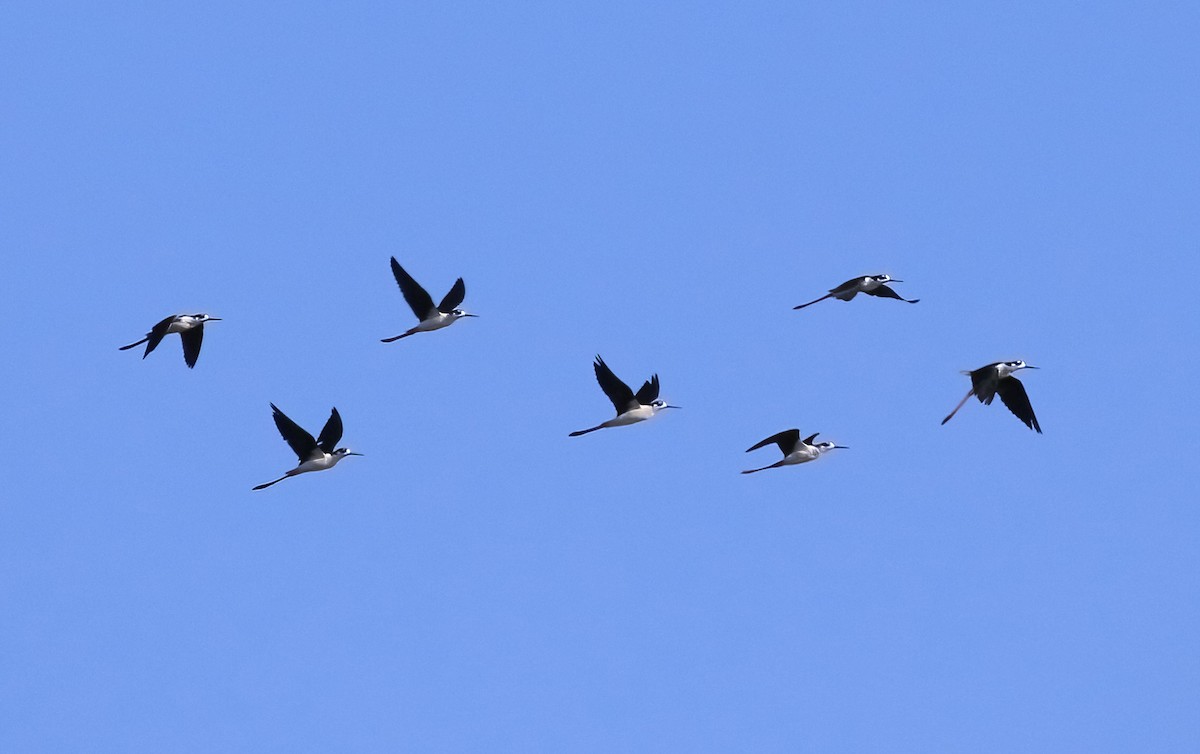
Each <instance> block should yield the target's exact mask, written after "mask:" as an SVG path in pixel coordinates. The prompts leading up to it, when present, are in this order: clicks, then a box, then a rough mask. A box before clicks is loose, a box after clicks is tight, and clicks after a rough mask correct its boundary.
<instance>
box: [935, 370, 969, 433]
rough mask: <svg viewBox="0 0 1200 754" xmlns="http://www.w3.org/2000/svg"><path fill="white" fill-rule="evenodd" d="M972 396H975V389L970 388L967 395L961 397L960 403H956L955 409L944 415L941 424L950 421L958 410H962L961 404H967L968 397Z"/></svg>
mask: <svg viewBox="0 0 1200 754" xmlns="http://www.w3.org/2000/svg"><path fill="white" fill-rule="evenodd" d="M964 374H970V372H965V373H964ZM974 394H975V388H971V389H970V390H968V391H967V394H966V395H965V396H963V399H962V400H961V401H959V402H958V405H957V406H955V407H954V410H953V411H951V412H950V413H948V414H946V418H945V419H942V424H945V423H946V422H948V421H950V420H951V419H952V418H954V415H955V414H957V413H958V410H959V409H960V408H962V407H963V404H964V403H966V402H967V400H969V399H970V397H971V396H972V395H974Z"/></svg>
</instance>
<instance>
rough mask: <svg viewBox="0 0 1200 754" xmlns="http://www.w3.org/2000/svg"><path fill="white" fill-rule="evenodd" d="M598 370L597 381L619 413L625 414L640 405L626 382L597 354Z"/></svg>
mask: <svg viewBox="0 0 1200 754" xmlns="http://www.w3.org/2000/svg"><path fill="white" fill-rule="evenodd" d="M594 367H595V370H596V382H599V383H600V389H601V390H603V391H604V394H605V395H607V396H608V399H609V400H610V401H612V404H613V408H615V409H616V410H617V413H618V414H623V413H625V412H626V411H628V410H629V409H631V408H637V407H638V400H637V398H636V397H634V395H633V391H632V390H630V389H629V386H628V385H626V384H625V383H624V382H621V380H620V378H618V377H617V375H615V374H613V371H612V370H611V369H609V368H608V364H605V363H604V359H602V358H600V356H599V355H597V356H596V363H595V365H594Z"/></svg>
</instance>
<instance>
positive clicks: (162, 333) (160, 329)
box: [142, 314, 175, 359]
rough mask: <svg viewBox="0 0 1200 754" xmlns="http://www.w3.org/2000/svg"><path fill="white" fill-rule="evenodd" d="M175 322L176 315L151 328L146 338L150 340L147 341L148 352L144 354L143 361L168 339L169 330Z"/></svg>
mask: <svg viewBox="0 0 1200 754" xmlns="http://www.w3.org/2000/svg"><path fill="white" fill-rule="evenodd" d="M174 321H175V315H174V314H172V315H171V316H170V317H167V318H166V319H164V320H163V321H162V322H159V323H158V324H157V325H155V326H154V327H152V328H150V332H148V333H146V338H147V339H148V340H147V341H146V352H145V353H143V354H142V358H143V359H144V358H146V357H147V356H149V355H150V352H151V351H153V350H154V349H155V348H158V344H159V343H161V342H162V339H163V338H165V337H167V330H168V329H170V327H171V323H172V322H174Z"/></svg>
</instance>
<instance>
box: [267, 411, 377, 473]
mask: <svg viewBox="0 0 1200 754" xmlns="http://www.w3.org/2000/svg"><path fill="white" fill-rule="evenodd" d="M271 415H272V417H273V418H274V419H275V426H276V427H278V428H279V434H281V435H283V439H284V440H286V441H287V444H288V445H290V446H291V448H292V451H294V452H295V454H296V455H297V457H299V458H300V465H299V466H297V467H296V468H294V469H292V470H291V471H289V472H288V473H286V474H284V475H283V476H281V477H279V478H278V479H276V480H275V481H273V482H267V483H266V484H260V485H258V486H257V487H255V488H254V489H256V490H261V489H266V488H267V487H270V486H271V485H272V484H275V483H276V482H282V481H283V480H284V479H287V478H288V477H290V476H296V475H297V474H304V473H305V472H309V471H324V470H325V469H332V468H333V467H334V466H337V462H338V461H340V460H342V459H343V458H345V457H346V456H361V455H362V453H354V452H351V451H350V449H349V448H336V449H335V446H336V445H337V444H338V440H340V439H342V417H341V416H340V415H339V414H338V410H337V409H336V408H335V409H333V412H332V413H330V414H329V421H327V422H325V427H324V428H322V429H321V436H320V437H318V438H317V439H316V440H314V439H313V436H312V435H310V434H309V433H308V432H306V431H304V429H303V428H301V427H300V425H299V424H297V423H296V422H294V421H292V420H291V419H289V418H287V415H286V414H284V413H283V412H282V411H280V410H279V409H278V408H276V406H275V404H274V403H272V404H271Z"/></svg>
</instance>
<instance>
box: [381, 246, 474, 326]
mask: <svg viewBox="0 0 1200 754" xmlns="http://www.w3.org/2000/svg"><path fill="white" fill-rule="evenodd" d="M392 275H394V276H395V278H396V284H397V285H399V286H400V292H401V293H403V294H404V300H405V301H407V302H408V305H409V307H411V308H412V310H413V314H415V315H417V319H419V320H421V321H420V322H418V323H417V325H416V327H412V328H410V329H408V330H407V331H405V332H402V333H400V334H399V335H396V336H394V337H391V338H382V339H381V342H383V343H391V342H392V341H393V340H400V339H401V338H407V337H408V336H409V335H415V334H417V333H419V332H429V331H431V330H440V329H442V328H443V327H449V326H450V325H452V324H454V323H455V322H457V321H458V320H460V319H462V318H463V317H478V316H479V315H478V314H468V313H466V312H464V311H463V310H462V309H459V308H458V306H459V304H461V303H462V302H463V299H464V298H466V296H467V286H466V284H465V283H463V279H462V278H459V279H458V280H455V281H454V285H452V286H450V292H449V293H447V294H446V297H445V298H443V299H442V303H440V304H438V305H437V306H434V305H433V299H432V298H430V297H429V293H427V292H426V291H425V289H424V288H422V287H421V284H420V283H418V282H417V281H416V280H413V277H412V275H409V274H408V273H407V272H405V270H404V268H403V267H401V266H400V263H399V262H397V261H396V258H395V257H392Z"/></svg>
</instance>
